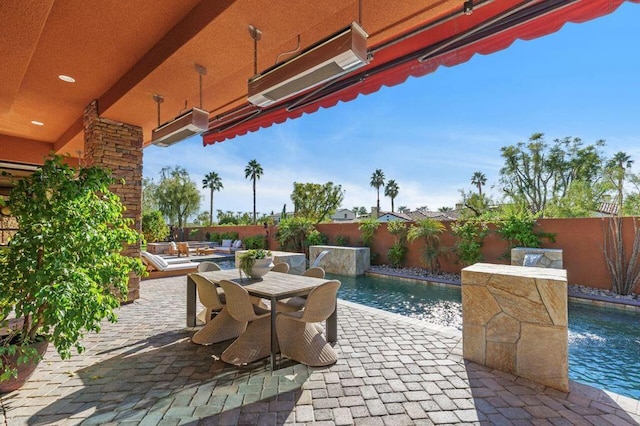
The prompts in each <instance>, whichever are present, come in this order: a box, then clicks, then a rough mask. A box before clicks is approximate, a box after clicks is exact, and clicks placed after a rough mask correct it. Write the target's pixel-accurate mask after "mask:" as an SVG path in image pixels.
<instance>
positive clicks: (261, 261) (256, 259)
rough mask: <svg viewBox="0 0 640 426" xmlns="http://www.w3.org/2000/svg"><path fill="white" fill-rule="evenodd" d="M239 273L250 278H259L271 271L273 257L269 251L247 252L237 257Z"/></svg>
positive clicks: (256, 250)
mask: <svg viewBox="0 0 640 426" xmlns="http://www.w3.org/2000/svg"><path fill="white" fill-rule="evenodd" d="M238 258H239V260H240V264H239V265H238V268H239V269H240V272H241V273H242V272H244V274H245V275H247V276H248V277H251V278H260V277H262V276H263V275H264V274H266V273H267V272H269V271H270V270H271V268H272V267H273V264H272V263H271V261H272V260H273V257H272V256H271V252H270V251H269V250H263V249H255V250H247V251H245V252H244V253H241V254H240V255H239V257H238Z"/></svg>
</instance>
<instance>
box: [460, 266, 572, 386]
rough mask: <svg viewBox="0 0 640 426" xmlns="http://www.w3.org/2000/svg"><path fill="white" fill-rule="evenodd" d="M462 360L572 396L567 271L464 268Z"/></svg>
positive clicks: (493, 267)
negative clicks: (570, 391)
mask: <svg viewBox="0 0 640 426" xmlns="http://www.w3.org/2000/svg"><path fill="white" fill-rule="evenodd" d="M462 355H463V358H464V359H467V360H470V361H473V362H477V363H478V364H482V365H486V366H488V367H491V368H495V369H497V370H501V371H506V372H507V373H511V374H515V375H516V376H521V377H525V378H527V379H530V380H532V381H535V382H538V383H541V384H543V385H546V386H550V387H552V388H555V389H559V390H561V391H563V392H568V391H569V361H568V325H567V271H565V270H564V269H547V268H532V267H524V266H510V265H493V264H488V263H476V264H475V265H472V266H469V267H467V268H464V269H463V270H462Z"/></svg>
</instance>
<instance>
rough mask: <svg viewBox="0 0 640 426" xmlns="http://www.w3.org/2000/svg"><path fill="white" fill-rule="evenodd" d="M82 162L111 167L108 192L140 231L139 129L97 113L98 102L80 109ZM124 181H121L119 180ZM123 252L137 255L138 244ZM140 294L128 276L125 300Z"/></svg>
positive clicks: (137, 284)
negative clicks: (120, 203) (82, 131)
mask: <svg viewBox="0 0 640 426" xmlns="http://www.w3.org/2000/svg"><path fill="white" fill-rule="evenodd" d="M83 121H84V149H85V151H84V158H83V161H84V163H85V165H97V166H101V167H104V168H106V169H109V170H111V172H112V173H113V177H114V178H115V179H116V183H115V184H113V185H112V186H111V188H110V189H111V191H112V192H113V193H115V194H116V195H118V196H119V197H120V200H121V201H122V204H124V206H125V207H126V210H125V212H124V216H125V217H127V218H130V219H133V222H134V224H133V227H134V229H136V230H137V231H140V230H141V220H142V142H143V136H142V128H141V127H139V126H133V125H131V124H126V123H120V122H118V121H113V120H109V119H106V118H102V117H100V116H99V112H98V101H97V100H94V101H92V102H91V103H90V104H89V105H87V107H86V109H85V111H84V120H83ZM122 180H124V183H122ZM123 254H124V255H127V256H132V257H140V244H136V245H131V246H127V247H126V248H125V250H124V251H123ZM139 297H140V277H138V276H135V275H132V276H131V277H130V278H129V294H128V295H127V301H129V302H131V301H133V300H136V299H138V298H139Z"/></svg>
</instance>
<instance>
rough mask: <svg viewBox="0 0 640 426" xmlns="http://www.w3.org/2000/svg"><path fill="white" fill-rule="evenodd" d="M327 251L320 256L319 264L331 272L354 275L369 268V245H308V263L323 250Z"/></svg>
mask: <svg viewBox="0 0 640 426" xmlns="http://www.w3.org/2000/svg"><path fill="white" fill-rule="evenodd" d="M325 250H327V251H328V253H327V254H326V255H325V256H324V257H323V258H322V260H321V261H320V264H319V266H320V267H321V268H322V269H324V270H325V272H329V273H331V274H340V275H348V276H352V277H355V276H357V275H362V274H364V272H365V271H366V270H368V269H369V268H371V255H370V253H369V247H342V246H311V247H309V263H310V264H312V263H313V262H314V260H315V259H316V257H318V256H319V255H320V253H322V252H323V251H325Z"/></svg>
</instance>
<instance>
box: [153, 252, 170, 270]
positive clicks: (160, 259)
mask: <svg viewBox="0 0 640 426" xmlns="http://www.w3.org/2000/svg"><path fill="white" fill-rule="evenodd" d="M152 256H153V257H154V259H155V261H156V262H158V265H160V266H162V269H164V268H166V267H167V266H169V263H168V262H167V261H166V260H164V259H163V258H161V257H160V256H156V255H152Z"/></svg>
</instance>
